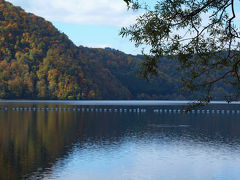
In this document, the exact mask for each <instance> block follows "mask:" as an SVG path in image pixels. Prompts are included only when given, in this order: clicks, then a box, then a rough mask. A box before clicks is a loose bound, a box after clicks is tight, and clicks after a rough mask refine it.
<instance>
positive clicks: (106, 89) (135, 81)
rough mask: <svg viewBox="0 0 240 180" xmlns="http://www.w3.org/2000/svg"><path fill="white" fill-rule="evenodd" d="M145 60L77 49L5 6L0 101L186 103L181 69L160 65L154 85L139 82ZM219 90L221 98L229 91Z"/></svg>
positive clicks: (37, 20) (0, 29) (47, 26)
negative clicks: (138, 74)
mask: <svg viewBox="0 0 240 180" xmlns="http://www.w3.org/2000/svg"><path fill="white" fill-rule="evenodd" d="M143 58H144V57H143V56H132V55H127V54H124V53H122V52H120V51H117V50H114V49H110V48H105V49H92V48H86V47H82V46H80V47H77V46H75V45H74V44H73V43H72V42H71V41H70V40H69V39H68V37H67V36H66V35H65V34H63V33H60V32H59V31H58V30H57V29H56V28H55V27H54V26H53V25H52V23H50V22H47V21H45V20H44V19H43V18H41V17H38V16H35V15H33V14H31V13H26V12H25V11H24V10H23V9H21V8H20V7H15V6H13V5H12V4H11V3H9V2H6V1H4V0H0V98H2V99H78V100H80V99H185V98H188V99H189V98H190V99H194V98H196V95H192V94H191V93H183V92H179V91H178V90H179V89H180V86H181V83H180V80H179V73H178V72H177V71H176V69H177V65H176V63H175V62H172V61H170V60H163V61H162V62H161V63H160V64H159V76H158V77H157V78H154V79H153V80H151V81H150V82H147V81H146V80H144V79H141V78H137V77H136V75H137V72H138V69H139V67H140V64H141V62H142V61H143ZM220 87H221V86H218V87H216V90H215V91H214V92H215V93H216V94H217V93H219V95H221V96H222V95H223V94H227V91H226V88H220Z"/></svg>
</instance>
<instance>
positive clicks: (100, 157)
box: [0, 103, 240, 180]
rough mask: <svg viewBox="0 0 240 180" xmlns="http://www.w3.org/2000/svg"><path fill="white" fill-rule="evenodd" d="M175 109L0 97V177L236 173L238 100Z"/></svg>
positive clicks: (190, 179)
mask: <svg viewBox="0 0 240 180" xmlns="http://www.w3.org/2000/svg"><path fill="white" fill-rule="evenodd" d="M21 108H22V109H21ZM29 108H31V109H29ZM33 108H35V109H33ZM38 108H39V109H38ZM56 108H58V109H56ZM59 108H61V109H60V110H59ZM64 108H65V109H64ZM96 109H97V110H96ZM104 109H106V110H107V111H106V112H104ZM109 109H111V111H110V110H109ZM116 109H117V112H115V110H116ZM130 109H131V111H130ZM134 109H135V110H136V111H134ZM178 109H181V106H177V105H175V106H174V105H173V106H171V107H170V106H164V105H162V106H155V105H153V106H143V105H142V106H137V105H135V106H134V105H131V106H123V105H122V106H110V105H108V106H103V105H101V106H91V105H89V106H87V105H76V104H74V105H70V104H61V105H57V103H53V104H51V103H47V104H46V103H43V104H41V103H35V104H32V103H21V104H16V103H2V104H1V105H0V179H3V180H5V179H66V180H75V179H76V180H113V179H114V180H118V179H119V180H202V179H204V180H239V179H240V114H239V111H238V110H240V107H239V105H238V104H235V105H210V106H208V107H204V111H203V113H202V110H203V109H201V111H200V113H197V110H196V111H194V113H189V114H185V115H184V114H181V113H178V111H177V110H178ZM156 110H157V111H156ZM160 110H162V112H160ZM169 110H170V111H169ZM174 110H176V111H174ZM207 110H209V111H207ZM213 110H214V111H213ZM217 110H219V112H218V113H217ZM222 110H224V112H222ZM125 111H126V112H125ZM129 111H130V112H129ZM165 111H166V112H165Z"/></svg>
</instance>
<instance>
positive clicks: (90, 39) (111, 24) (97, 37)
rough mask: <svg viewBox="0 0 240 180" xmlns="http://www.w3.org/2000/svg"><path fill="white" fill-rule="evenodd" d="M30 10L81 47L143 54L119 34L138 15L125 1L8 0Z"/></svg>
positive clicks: (27, 10) (132, 22)
mask: <svg viewBox="0 0 240 180" xmlns="http://www.w3.org/2000/svg"><path fill="white" fill-rule="evenodd" d="M8 1H9V2H11V3H12V4H14V5H15V6H20V7H22V8H23V9H24V10H25V11H26V12H30V13H33V14H35V15H37V16H41V17H43V18H45V19H46V20H48V21H50V22H52V23H53V25H54V26H55V27H56V28H57V29H58V30H59V31H60V32H63V33H65V34H66V35H67V36H68V37H69V39H71V40H72V41H73V42H74V43H75V44H76V45H77V46H79V45H83V46H87V47H98V48H104V47H111V48H114V49H118V50H120V51H123V52H125V53H127V54H134V55H136V54H141V48H136V47H135V46H134V43H133V42H130V41H129V39H127V38H122V37H121V36H120V35H119V32H120V29H121V27H125V26H129V25H131V24H134V22H135V19H136V17H137V15H138V13H137V12H132V11H131V10H128V9H127V5H126V3H125V2H124V1H123V0H87V1H86V0H8Z"/></svg>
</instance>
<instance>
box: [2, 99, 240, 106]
mask: <svg viewBox="0 0 240 180" xmlns="http://www.w3.org/2000/svg"><path fill="white" fill-rule="evenodd" d="M197 102H198V101H186V100H185V101H178V100H5V99H0V104H19V103H21V104H33V103H34V104H62V105H96V106H97V105H112V106H114V105H115V106H123V105H126V106H136V105H137V106H156V105H188V104H191V103H197ZM209 104H231V105H233V104H236V105H238V104H239V105H240V101H234V102H231V103H228V102H226V101H211V102H210V103H209Z"/></svg>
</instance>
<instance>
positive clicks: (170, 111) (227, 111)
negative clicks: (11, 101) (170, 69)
mask: <svg viewBox="0 0 240 180" xmlns="http://www.w3.org/2000/svg"><path fill="white" fill-rule="evenodd" d="M9 110H12V111H73V112H76V111H77V112H98V113H105V112H113V113H116V112H118V113H127V112H129V113H145V112H153V113H158V114H180V113H184V114H240V110H236V109H235V110H230V109H201V110H200V109H197V110H194V109H193V110H190V111H186V110H184V109H145V108H75V107H74V108H70V107H55V108H53V107H52V108H49V107H41V108H40V107H18V106H17V107H11V108H9V107H0V111H9Z"/></svg>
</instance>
